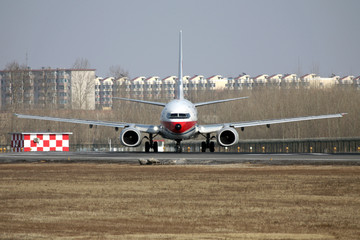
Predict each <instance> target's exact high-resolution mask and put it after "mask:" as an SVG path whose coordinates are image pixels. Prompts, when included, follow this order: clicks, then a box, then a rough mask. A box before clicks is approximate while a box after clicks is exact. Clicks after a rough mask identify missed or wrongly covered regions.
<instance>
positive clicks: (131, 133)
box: [120, 127, 142, 147]
mask: <svg viewBox="0 0 360 240" xmlns="http://www.w3.org/2000/svg"><path fill="white" fill-rule="evenodd" d="M141 140H142V138H141V133H140V131H139V130H138V129H136V128H132V127H128V128H124V129H123V130H122V131H121V133H120V142H121V144H122V145H124V146H127V147H137V146H139V145H140V144H141Z"/></svg>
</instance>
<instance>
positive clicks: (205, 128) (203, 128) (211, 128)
mask: <svg viewBox="0 0 360 240" xmlns="http://www.w3.org/2000/svg"><path fill="white" fill-rule="evenodd" d="M346 114H347V113H337V114H328V115H318V116H307V117H296V118H282V119H272V120H259V121H249V122H237V123H236V122H235V123H219V124H209V125H199V126H198V127H199V132H200V133H203V134H206V133H211V132H216V131H219V130H220V129H222V128H223V127H233V128H245V127H253V126H261V125H268V126H270V125H271V124H278V123H289V122H301V121H309V120H318V119H329V118H341V117H343V116H344V115H346Z"/></svg>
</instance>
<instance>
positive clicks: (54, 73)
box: [0, 68, 95, 109]
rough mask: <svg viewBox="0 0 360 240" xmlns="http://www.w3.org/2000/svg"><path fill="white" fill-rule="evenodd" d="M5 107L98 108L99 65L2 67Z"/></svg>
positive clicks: (0, 73)
mask: <svg viewBox="0 0 360 240" xmlns="http://www.w3.org/2000/svg"><path fill="white" fill-rule="evenodd" d="M0 83H1V107H2V108H8V107H11V106H14V105H19V106H21V107H23V108H73V109H95V69H51V68H48V69H45V68H43V69H35V70H33V69H30V68H28V69H23V70H16V71H10V70H9V71H0Z"/></svg>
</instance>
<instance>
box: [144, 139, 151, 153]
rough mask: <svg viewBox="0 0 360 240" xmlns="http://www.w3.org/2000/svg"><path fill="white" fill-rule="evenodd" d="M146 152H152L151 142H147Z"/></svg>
mask: <svg viewBox="0 0 360 240" xmlns="http://www.w3.org/2000/svg"><path fill="white" fill-rule="evenodd" d="M145 152H147V153H148V152H150V143H149V142H145Z"/></svg>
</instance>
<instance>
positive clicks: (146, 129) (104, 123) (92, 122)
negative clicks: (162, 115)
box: [15, 114, 158, 133]
mask: <svg viewBox="0 0 360 240" xmlns="http://www.w3.org/2000/svg"><path fill="white" fill-rule="evenodd" d="M15 116H17V117H18V118H26V119H35V120H46V121H55V122H66V123H78V124H86V125H89V126H106V127H114V128H125V127H136V128H137V129H139V131H141V132H147V133H156V132H157V129H158V126H155V125H147V124H136V123H122V122H107V121H97V120H82V119H71V118H57V117H44V116H34V115H25V114H15Z"/></svg>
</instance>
